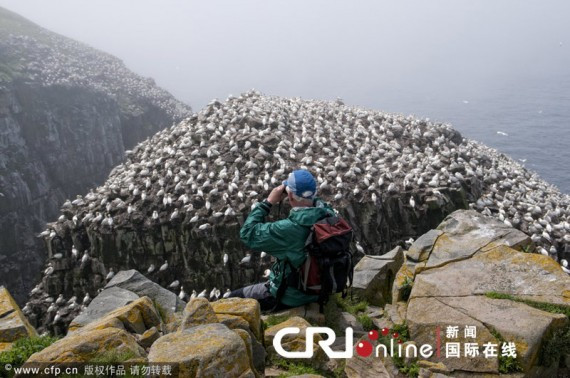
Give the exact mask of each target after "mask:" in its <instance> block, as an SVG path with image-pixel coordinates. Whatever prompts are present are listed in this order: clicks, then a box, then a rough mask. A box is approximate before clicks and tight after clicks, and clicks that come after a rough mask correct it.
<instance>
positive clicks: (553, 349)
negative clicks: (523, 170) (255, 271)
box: [0, 211, 570, 378]
mask: <svg viewBox="0 0 570 378" xmlns="http://www.w3.org/2000/svg"><path fill="white" fill-rule="evenodd" d="M534 248H535V246H534V243H533V241H532V240H531V239H530V237H529V236H528V235H526V234H524V233H522V232H521V231H519V230H516V229H514V228H512V227H508V226H506V225H505V224H504V223H503V222H500V221H498V220H496V219H495V218H491V217H487V216H484V215H481V214H480V213H478V212H475V211H456V212H454V213H452V214H451V215H449V216H448V217H446V219H445V220H444V221H443V222H442V223H441V224H440V225H439V226H438V227H437V228H435V229H433V230H431V231H429V232H427V233H426V234H424V235H422V236H421V237H420V238H418V240H416V241H415V242H414V243H413V244H412V245H411V246H410V247H409V249H408V250H403V249H402V248H399V247H397V248H395V249H394V250H392V251H391V252H390V253H389V254H386V255H385V256H382V257H383V258H379V257H378V256H365V257H364V258H363V259H361V260H360V262H359V264H358V266H357V267H356V272H355V284H356V283H358V284H357V285H356V286H357V287H355V288H354V291H353V295H354V296H355V298H354V299H353V300H352V301H351V300H349V299H348V298H347V299H341V298H337V297H333V298H331V301H330V302H329V304H328V305H327V306H326V308H325V313H324V314H320V313H319V312H318V306H315V305H309V306H305V307H299V308H293V309H289V310H285V311H283V312H280V313H277V314H271V315H262V314H260V311H259V305H258V303H257V302H256V301H254V300H248V299H238V298H232V299H222V300H217V301H213V302H209V301H208V300H207V299H206V298H194V299H192V300H191V301H190V302H189V303H187V304H185V303H183V302H181V301H178V300H177V299H176V296H175V295H174V294H172V293H170V292H169V291H167V290H165V289H161V288H160V287H158V285H156V284H154V283H152V282H151V281H149V280H148V279H146V278H144V277H143V276H142V275H140V274H139V273H138V272H134V271H130V272H129V271H126V272H119V273H118V274H117V275H116V276H115V279H113V280H111V282H109V284H108V285H107V287H106V288H105V289H104V290H103V291H102V292H101V293H100V294H99V295H98V296H97V297H96V298H94V299H93V301H92V302H91V304H90V305H89V307H88V308H87V310H86V311H84V312H83V313H82V314H81V315H79V316H78V317H76V318H75V320H73V322H72V323H71V324H72V326H71V327H70V331H69V333H68V335H67V336H65V337H64V338H63V339H61V340H59V341H57V342H56V343H55V344H53V345H52V346H50V347H48V348H46V349H44V350H43V351H41V352H39V353H36V354H34V355H33V356H31V357H30V359H29V360H28V361H27V364H29V365H30V364H33V363H35V362H40V361H42V362H45V361H51V362H60V363H64V362H80V361H89V360H101V358H103V359H104V360H105V361H112V362H115V363H127V364H128V363H133V364H134V363H141V364H144V363H156V364H162V363H167V362H168V363H173V365H172V366H173V368H174V369H175V372H176V373H177V374H180V375H179V376H184V377H198V376H213V377H216V376H219V377H258V376H268V377H269V376H280V375H283V374H285V373H286V372H287V371H286V370H291V371H299V372H301V371H302V372H304V373H311V374H312V376H315V377H318V376H325V377H367V376H380V377H390V378H392V377H393V378H404V377H416V376H420V377H426V378H427V377H433V378H435V377H437V378H443V377H485V378H491V377H499V376H508V377H517V378H524V377H529V378H530V377H553V378H555V377H564V376H565V375H564V374H568V372H569V367H570V348H569V345H570V321H569V318H568V314H570V277H568V275H567V274H566V273H565V272H564V271H563V270H562V269H561V267H560V265H558V264H557V263H556V262H555V261H554V260H552V259H551V258H549V257H547V256H543V255H541V254H537V253H532V250H533V249H534ZM357 298H358V299H357ZM359 300H365V301H360V302H358V301H359ZM357 302H358V303H357ZM311 325H320V326H327V327H330V328H333V329H334V330H335V332H336V340H335V342H334V343H333V344H332V346H331V347H332V349H333V350H336V351H344V350H345V347H346V341H347V340H346V337H345V329H346V327H351V328H352V329H353V331H354V339H353V340H352V345H353V346H354V353H353V357H351V358H348V359H331V358H329V357H328V356H327V354H326V352H325V351H324V350H323V349H322V348H321V346H320V345H319V341H320V340H322V339H323V338H322V337H321V336H319V335H317V336H315V339H313V342H314V343H315V344H314V350H315V352H314V357H313V358H312V359H309V360H307V359H284V358H283V357H281V356H279V355H278V354H277V353H276V351H275V349H274V347H273V339H274V337H275V335H276V334H277V332H278V331H279V330H281V329H283V328H285V327H299V328H300V330H301V332H300V333H299V334H297V335H287V336H286V337H285V338H284V339H283V341H282V345H283V348H284V349H285V350H288V351H303V350H305V347H306V329H307V328H308V327H309V326H311ZM2 327H3V319H2V318H0V329H2ZM466 330H468V331H466ZM24 335H25V333H22V334H21V335H20V337H21V336H24ZM350 341H351V340H349V345H351V344H350ZM391 343H393V345H395V348H396V349H395V350H396V351H397V348H398V346H401V347H402V348H403V349H402V350H404V351H405V350H406V348H410V350H412V349H413V348H414V347H415V348H417V350H421V349H420V347H421V346H422V345H430V346H431V348H432V350H433V353H432V355H431V356H423V355H421V354H419V355H417V356H414V355H409V356H404V357H402V358H400V357H398V356H397V352H395V353H396V354H392V355H391V354H390V353H388V355H386V356H385V355H384V354H383V352H382V351H383V348H384V347H383V346H382V345H387V350H389V346H390V345H391ZM448 344H449V345H451V344H454V345H456V347H455V346H453V347H450V346H448ZM366 345H370V347H371V348H372V349H371V351H368V352H367V351H366V349H365V346H366ZM486 345H495V348H496V349H495V355H492V354H490V355H489V356H487V353H488V352H489V349H487V348H489V347H488V346H486ZM454 348H458V349H454ZM438 349H439V353H436V352H435V351H437V350H438ZM486 349H487V351H486V352H485V350H486ZM376 350H379V351H380V352H379V354H378V355H376V354H375V353H376ZM466 350H468V351H469V353H466ZM474 350H477V352H474ZM454 351H455V352H454ZM457 351H459V352H458V355H453V353H456V352H457ZM503 353H506V354H505V355H504V356H503ZM508 353H511V355H508ZM109 354H111V356H109ZM515 356H516V357H515Z"/></svg>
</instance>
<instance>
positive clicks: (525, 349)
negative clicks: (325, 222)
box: [386, 211, 570, 376]
mask: <svg viewBox="0 0 570 378" xmlns="http://www.w3.org/2000/svg"><path fill="white" fill-rule="evenodd" d="M438 231H439V232H434V233H432V236H430V237H429V238H428V237H426V238H424V239H425V240H428V239H429V240H431V241H433V242H432V243H433V246H432V247H431V252H429V253H427V254H424V255H423V257H422V258H419V260H423V262H419V263H418V264H416V265H414V266H413V267H412V268H413V269H414V271H413V272H411V269H410V272H405V271H402V272H401V273H402V276H403V277H413V278H414V282H413V287H412V291H411V295H410V299H409V302H408V306H407V311H403V310H402V311H398V313H399V315H400V316H402V315H403V316H404V317H405V319H406V324H407V325H408V327H409V333H410V336H411V338H412V339H413V340H414V341H415V342H416V343H418V344H430V345H432V346H433V345H434V340H435V339H436V334H437V332H438V331H439V335H440V336H441V340H442V345H445V342H458V343H460V346H461V348H463V347H464V345H465V343H477V344H478V346H479V355H478V356H469V357H465V356H464V351H463V350H461V353H462V354H461V356H462V357H460V358H444V352H445V349H443V351H442V354H441V356H440V357H437V356H435V355H434V356H433V357H431V358H429V359H428V360H429V361H428V362H429V363H436V364H442V365H443V366H444V367H445V369H443V370H439V372H441V373H448V372H449V373H450V374H451V375H453V376H455V375H457V374H459V375H462V374H463V375H466V376H467V375H469V374H475V373H477V374H498V372H499V370H498V369H499V362H498V359H497V358H486V357H485V356H484V354H483V353H482V351H483V345H484V344H485V343H493V344H497V345H498V348H499V349H498V350H499V353H501V349H500V348H501V343H502V342H513V343H514V345H515V348H516V354H517V361H518V363H519V364H520V366H521V368H522V369H523V371H524V374H526V375H528V376H539V375H540V374H543V373H544V372H545V371H547V370H545V369H544V368H543V367H541V366H538V363H539V359H538V356H539V351H540V348H541V346H542V345H544V343H545V342H547V340H548V339H549V338H550V337H551V335H552V334H553V333H554V332H555V331H556V330H559V329H561V328H563V327H566V325H567V324H568V322H569V320H568V318H567V317H566V316H564V315H562V314H553V313H550V312H545V311H542V310H539V309H536V308H534V307H531V306H529V305H527V304H524V303H521V302H517V301H514V300H510V299H493V295H491V294H495V293H499V294H502V295H506V298H515V299H529V300H531V301H535V302H544V303H550V304H556V305H562V306H568V305H569V304H570V277H569V276H568V275H567V274H566V273H564V272H563V271H562V269H561V267H560V266H559V265H558V264H557V263H556V262H555V261H554V260H552V259H551V258H550V257H548V256H543V255H541V254H535V253H524V252H519V251H517V250H515V249H513V248H511V247H515V248H520V249H524V250H529V246H530V247H532V242H531V241H530V239H529V238H528V237H527V236H526V235H524V234H523V233H521V232H520V231H518V230H514V229H512V228H510V227H508V226H506V225H505V224H504V223H501V222H498V221H496V220H495V219H492V218H488V217H484V216H482V215H480V214H479V213H477V212H474V211H463V212H455V213H453V214H452V215H450V216H449V217H448V218H446V220H445V221H444V222H443V223H442V224H441V225H440V226H439V227H438ZM436 235H437V237H436ZM420 239H421V238H420ZM425 244H426V247H422V249H423V250H425V251H429V250H430V247H429V243H425ZM407 265H408V263H406V264H405V265H404V267H406V266H407ZM406 269H407V268H406ZM414 273H415V276H414ZM394 290H395V289H394ZM390 309H392V310H394V308H386V311H387V312H390ZM404 312H405V314H404ZM448 326H455V327H458V333H457V337H452V338H449V339H448V338H447V327H448ZM466 326H474V327H475V336H473V335H469V334H464V328H465V327H466ZM548 371H550V370H548ZM537 374H538V375H537ZM548 374H550V373H548Z"/></svg>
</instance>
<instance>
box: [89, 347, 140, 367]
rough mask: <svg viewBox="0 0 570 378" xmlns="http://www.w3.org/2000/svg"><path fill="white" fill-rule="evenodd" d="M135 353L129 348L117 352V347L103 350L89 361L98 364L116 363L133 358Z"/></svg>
mask: <svg viewBox="0 0 570 378" xmlns="http://www.w3.org/2000/svg"><path fill="white" fill-rule="evenodd" d="M135 357H137V355H136V354H135V352H133V351H132V350H130V349H127V350H124V351H122V352H119V351H118V350H117V349H112V350H108V351H105V352H104V353H102V354H100V355H98V356H97V357H95V358H93V359H92V360H91V361H89V362H93V363H98V364H118V363H122V362H125V361H128V360H130V359H131V358H135Z"/></svg>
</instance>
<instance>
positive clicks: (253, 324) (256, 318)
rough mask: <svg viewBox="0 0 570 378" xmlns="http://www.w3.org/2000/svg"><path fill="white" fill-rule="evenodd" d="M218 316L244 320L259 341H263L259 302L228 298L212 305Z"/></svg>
mask: <svg viewBox="0 0 570 378" xmlns="http://www.w3.org/2000/svg"><path fill="white" fill-rule="evenodd" d="M212 308H213V309H214V312H215V313H216V315H218V314H226V315H235V316H239V317H241V318H243V319H244V320H245V321H247V323H248V324H249V328H250V330H251V332H253V334H254V335H255V337H256V338H257V339H258V340H262V339H263V328H262V325H261V309H260V307H259V302H258V301H256V300H255V299H251V298H227V299H221V300H219V301H216V302H213V303H212Z"/></svg>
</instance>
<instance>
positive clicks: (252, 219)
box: [240, 199, 334, 307]
mask: <svg viewBox="0 0 570 378" xmlns="http://www.w3.org/2000/svg"><path fill="white" fill-rule="evenodd" d="M270 210H271V208H270V207H269V206H268V205H267V204H265V203H263V202H260V203H259V204H258V205H257V206H256V207H255V208H254V209H253V210H252V211H251V213H250V214H249V216H248V217H247V219H246V221H245V223H244V225H243V227H242V228H241V230H240V238H241V240H242V242H244V243H245V245H247V246H248V247H249V248H251V249H253V250H257V251H265V252H267V253H268V254H270V255H272V256H274V257H275V258H276V259H277V261H276V262H275V264H273V266H272V267H271V273H270V274H269V291H270V292H271V295H273V296H274V297H275V296H276V295H277V289H278V288H279V285H280V284H281V281H282V280H283V278H284V277H286V276H287V275H288V274H289V273H290V270H291V269H290V267H289V266H288V264H286V261H287V260H288V261H289V262H290V263H291V265H293V267H295V268H299V267H300V266H301V264H303V262H305V258H306V252H305V242H306V240H307V237H308V236H309V233H310V227H311V226H312V225H313V224H315V223H316V222H317V221H318V220H320V219H322V218H324V217H325V216H326V215H327V214H331V215H333V214H334V210H333V209H332V208H331V207H330V206H329V205H328V204H327V203H325V202H323V201H321V200H320V199H316V200H315V207H299V208H293V209H291V212H290V213H289V217H287V218H286V219H282V220H279V221H276V222H269V223H265V217H266V216H267V214H269V211H270ZM283 272H285V274H282V273H283ZM317 300H318V296H316V295H309V294H305V293H303V292H302V291H300V290H298V289H296V288H294V287H287V290H286V291H285V294H284V295H283V298H282V299H281V302H282V303H283V304H286V305H288V306H292V307H296V306H301V305H304V304H307V303H311V302H316V301H317Z"/></svg>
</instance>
